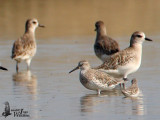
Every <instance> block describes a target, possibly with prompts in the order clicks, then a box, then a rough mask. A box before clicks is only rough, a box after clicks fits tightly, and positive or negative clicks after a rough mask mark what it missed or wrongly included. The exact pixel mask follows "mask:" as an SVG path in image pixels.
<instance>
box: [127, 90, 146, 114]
mask: <svg viewBox="0 0 160 120" xmlns="http://www.w3.org/2000/svg"><path fill="white" fill-rule="evenodd" d="M124 100H125V101H124V104H125V105H127V104H131V105H129V107H130V108H129V109H128V108H127V109H125V113H129V114H132V115H144V114H145V110H144V102H143V95H142V92H141V93H140V96H139V97H136V98H130V97H124Z"/></svg>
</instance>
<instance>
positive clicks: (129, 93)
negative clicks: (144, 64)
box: [122, 78, 140, 97]
mask: <svg viewBox="0 0 160 120" xmlns="http://www.w3.org/2000/svg"><path fill="white" fill-rule="evenodd" d="M131 84H132V85H131V86H130V87H128V88H126V89H122V93H123V94H124V95H125V96H126V97H137V96H138V95H139V93H140V90H139V88H138V85H137V80H136V79H135V78H134V79H133V80H132V81H131Z"/></svg>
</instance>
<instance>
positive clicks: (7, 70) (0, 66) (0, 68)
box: [0, 66, 8, 71]
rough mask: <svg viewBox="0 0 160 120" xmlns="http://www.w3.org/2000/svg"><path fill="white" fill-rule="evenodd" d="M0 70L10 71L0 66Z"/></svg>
mask: <svg viewBox="0 0 160 120" xmlns="http://www.w3.org/2000/svg"><path fill="white" fill-rule="evenodd" d="M0 69H1V70H6V71H8V69H7V68H4V67H2V66H0Z"/></svg>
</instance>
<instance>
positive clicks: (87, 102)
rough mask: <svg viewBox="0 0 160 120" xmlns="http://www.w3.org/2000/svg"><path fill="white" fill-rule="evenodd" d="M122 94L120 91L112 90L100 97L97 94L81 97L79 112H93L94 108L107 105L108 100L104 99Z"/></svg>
mask: <svg viewBox="0 0 160 120" xmlns="http://www.w3.org/2000/svg"><path fill="white" fill-rule="evenodd" d="M121 95H122V93H121V91H120V90H116V89H115V90H112V91H103V92H102V93H101V94H100V95H98V94H86V95H85V96H83V97H81V99H80V104H81V112H95V111H96V110H95V109H94V106H96V105H98V104H101V103H109V102H110V100H108V99H104V97H109V96H121Z"/></svg>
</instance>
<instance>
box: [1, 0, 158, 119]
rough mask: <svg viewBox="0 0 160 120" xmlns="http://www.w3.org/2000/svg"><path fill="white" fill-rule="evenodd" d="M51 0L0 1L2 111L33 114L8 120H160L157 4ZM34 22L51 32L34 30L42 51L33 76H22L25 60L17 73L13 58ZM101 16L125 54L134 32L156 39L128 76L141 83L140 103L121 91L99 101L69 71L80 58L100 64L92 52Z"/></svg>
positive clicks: (155, 1) (34, 63) (146, 45)
mask: <svg viewBox="0 0 160 120" xmlns="http://www.w3.org/2000/svg"><path fill="white" fill-rule="evenodd" d="M46 1H47V2H44V1H41V0H40V1H38V0H35V1H30V0H28V2H26V1H25V0H21V2H19V1H18V0H15V1H14V2H13V1H9V0H5V1H3V0H0V3H1V4H0V5H1V8H2V10H1V12H2V14H0V17H1V19H0V61H1V64H2V66H4V67H6V68H8V69H9V71H8V72H6V71H0V81H1V83H0V97H1V99H0V114H1V113H2V112H3V111H4V102H5V101H8V102H9V103H10V107H11V109H24V110H25V111H28V112H29V113H28V114H29V115H30V117H26V118H25V117H23V118H22V117H21V118H18V117H14V115H13V114H12V115H10V116H8V117H7V118H6V119H7V120H13V119H16V120H17V119H19V120H23V119H28V120H82V119H83V120H116V119H119V120H150V119H152V120H159V119H160V102H159V100H160V93H159V91H160V86H159V85H160V80H159V76H160V75H159V73H160V68H159V66H160V63H159V60H160V55H159V53H160V49H159V48H160V47H159V44H160V41H159V40H160V36H159V33H160V30H159V28H160V25H159V23H160V22H159V21H160V16H159V10H160V7H159V1H158V0H152V1H149V0H146V1H145V2H144V1H139V0H135V1H128V0H124V1H123V2H121V1H116V2H114V1H109V0H100V2H97V1H92V2H91V1H90V0H85V1H79V2H76V1H74V0H70V1H69V2H64V1H57V0H53V1H51V0H46ZM102 3H103V4H102ZM113 6H115V7H113ZM26 8H28V9H29V11H27V9H26ZM84 13H85V14H84ZM73 16H74V17H73ZM30 17H37V18H38V19H39V21H40V22H41V23H42V24H45V25H46V26H47V27H46V28H45V29H38V30H37V31H36V33H37V35H36V36H37V44H38V50H37V51H38V52H37V54H36V56H35V57H34V58H33V60H32V63H31V71H29V72H27V71H25V70H26V64H25V63H22V64H21V65H20V71H21V72H20V73H18V74H16V72H15V61H13V60H11V59H10V55H11V48H12V43H13V41H14V40H15V39H17V38H18V37H19V36H20V35H22V34H23V32H24V22H25V20H26V19H27V18H30ZM99 19H102V20H104V22H105V23H106V24H107V31H108V33H109V35H110V36H113V38H115V39H116V40H117V41H118V42H119V43H120V46H121V49H124V48H126V47H128V44H129V39H130V35H131V34H132V33H133V32H134V31H135V30H142V31H144V32H145V33H146V36H147V37H149V38H151V39H153V42H145V43H144V44H143V58H142V64H141V67H140V69H139V70H138V71H137V72H136V73H134V74H132V75H129V76H128V78H129V79H132V78H134V77H135V78H137V80H138V84H139V88H140V89H141V91H142V95H141V96H140V97H139V98H137V99H130V98H127V99H125V98H124V96H123V95H122V94H121V92H120V91H119V90H116V91H113V92H105V93H103V94H102V95H99V96H97V95H96V92H95V91H90V90H87V89H86V88H84V87H83V86H82V85H81V83H80V82H79V71H76V72H73V73H72V74H68V72H69V71H70V70H71V69H73V68H74V67H75V66H77V64H78V62H79V61H80V60H82V59H86V60H88V61H89V62H90V64H91V66H97V65H99V64H101V61H100V60H99V59H98V58H97V57H96V56H95V55H94V52H93V44H94V39H95V32H94V31H93V30H94V23H95V21H96V20H99ZM127 85H130V82H129V83H128V84H127ZM12 113H13V112H12ZM0 119H2V120H5V118H4V117H0Z"/></svg>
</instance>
